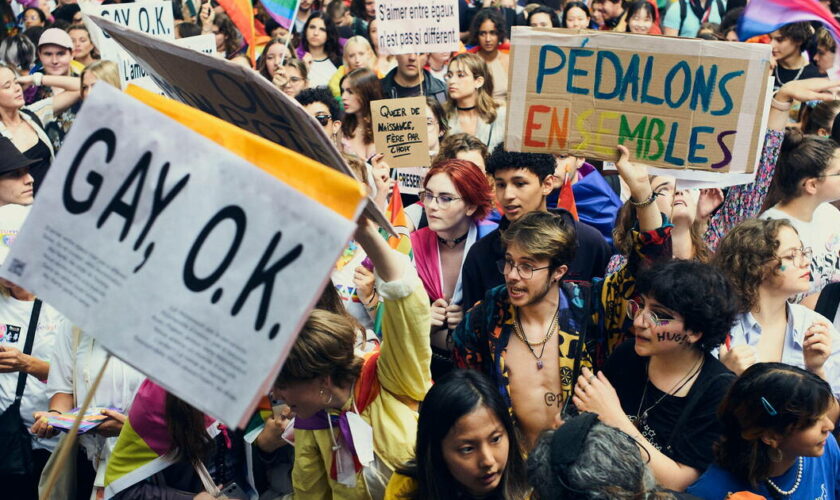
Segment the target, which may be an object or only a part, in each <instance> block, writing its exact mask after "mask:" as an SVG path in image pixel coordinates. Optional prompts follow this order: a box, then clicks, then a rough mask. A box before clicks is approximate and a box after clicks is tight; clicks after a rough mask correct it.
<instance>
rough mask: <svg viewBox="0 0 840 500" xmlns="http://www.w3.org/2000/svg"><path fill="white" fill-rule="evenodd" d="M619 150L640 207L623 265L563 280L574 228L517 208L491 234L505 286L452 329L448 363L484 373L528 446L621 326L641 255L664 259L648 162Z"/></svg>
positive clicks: (665, 236) (664, 235)
mask: <svg viewBox="0 0 840 500" xmlns="http://www.w3.org/2000/svg"><path fill="white" fill-rule="evenodd" d="M619 150H620V153H621V158H620V159H619V161H618V163H617V166H618V169H619V173H620V175H621V176H622V178H623V179H624V180H625V182H627V184H628V185H629V186H630V190H631V196H632V199H633V200H637V203H638V205H639V210H638V213H639V230H638V231H637V232H636V235H635V237H636V238H637V246H636V248H635V249H634V250H635V252H634V254H633V256H631V257H630V259H629V262H628V265H627V266H625V268H623V269H622V270H621V271H619V272H617V273H615V274H613V275H612V276H610V277H609V278H608V279H607V280H606V281H604V280H601V279H595V280H594V281H593V282H592V283H588V282H587V283H581V282H579V281H572V280H568V278H567V277H566V275H567V274H568V273H569V268H570V264H571V263H572V261H573V259H574V258H575V253H576V251H578V242H577V239H576V232H575V230H574V226H573V225H572V224H571V223H570V222H568V220H567V219H566V218H565V217H563V216H561V215H556V214H552V213H549V212H546V211H542V210H537V211H530V212H528V213H522V214H519V217H517V218H516V219H515V220H514V221H513V222H511V223H510V225H509V226H507V227H506V229H505V230H504V232H502V233H501V234H500V236H499V238H500V242H501V243H500V244H501V246H502V248H503V254H502V258H501V259H500V262H498V271H500V275H501V276H502V278H503V279H504V284H502V285H501V286H496V287H494V288H491V289H490V290H488V291H487V293H486V294H484V298H483V300H481V301H480V302H478V304H476V305H475V306H474V307H473V308H472V309H470V310H469V311H468V312H467V313H466V314H465V317H464V320H463V321H462V322H461V323H460V324H459V325H458V327H457V328H456V329H455V331H454V332H453V334H452V346H453V347H452V351H453V357H454V360H455V363H456V365H457V366H458V367H460V368H472V369H476V370H480V371H482V372H484V373H485V374H486V375H488V376H489V377H491V379H492V380H493V382H494V384H495V385H496V387H498V388H499V391H500V392H501V394H502V397H503V398H504V399H505V401H506V402H507V403H508V405H509V406H510V408H511V412H512V414H513V416H514V418H515V421H516V425H517V427H518V428H519V430H520V432H521V433H522V435H523V438H524V439H523V441H524V443H525V446H526V447H528V448H530V447H532V446H533V445H534V443H535V442H536V439H537V437H538V436H539V434H540V432H542V431H543V430H545V429H547V428H549V427H551V426H552V424H553V423H554V422H555V419H556V418H557V416H558V414H560V412H561V409H562V408H564V407H566V406H568V403H569V401H570V399H571V394H572V391H573V388H574V380H575V379H576V378H577V375H578V374H579V373H580V369H581V367H582V366H592V365H593V364H594V365H599V364H600V363H602V362H603V358H604V357H605V356H606V355H607V353H608V352H609V351H610V350H611V349H613V348H614V347H615V346H616V345H617V344H618V343H619V340H620V338H621V337H622V336H623V333H622V330H623V329H626V327H629V324H630V320H629V319H627V318H626V316H625V313H624V309H625V307H626V298H625V297H628V298H629V297H630V296H632V294H633V282H634V279H633V276H634V274H635V271H636V269H638V267H639V266H640V265H641V262H642V261H655V260H660V259H662V258H669V257H670V247H669V245H668V242H669V239H670V230H671V226H670V224H669V223H668V222H667V219H666V220H663V218H662V216H661V215H660V213H659V210H658V209H657V207H656V204H655V203H654V202H653V200H654V196H653V191H652V189H651V186H650V181H649V180H648V176H647V169H646V168H645V167H644V166H643V165H634V164H632V163H630V162H629V160H628V158H629V153H628V151H627V149H626V148H624V147H623V146H619ZM549 161H550V163H551V167H550V168H553V159H551V158H550V157H549ZM520 172H521V171H520ZM497 182H498V181H497ZM515 182H519V183H523V182H524V181H522V180H521V179H519V180H515ZM487 238H490V236H489V235H488V236H487V237H486V238H485V239H487ZM482 241H483V240H482ZM473 251H474V249H473ZM473 251H471V252H470V255H472V254H473ZM579 251H583V252H585V251H588V249H586V248H585V247H581V249H580V250H579ZM466 276H467V275H466V274H464V278H463V279H464V280H466ZM593 317H594V318H596V319H595V320H594V322H592V323H590V318H593Z"/></svg>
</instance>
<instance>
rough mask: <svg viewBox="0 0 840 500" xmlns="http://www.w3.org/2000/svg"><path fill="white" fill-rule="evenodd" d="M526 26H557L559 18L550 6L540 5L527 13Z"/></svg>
mask: <svg viewBox="0 0 840 500" xmlns="http://www.w3.org/2000/svg"><path fill="white" fill-rule="evenodd" d="M528 26H530V27H532V28H559V27H560V18H559V17H558V16H557V11H555V10H554V9H552V8H551V7H547V6H545V5H540V6H538V7H537V8H536V9H534V10H532V11H531V13H530V14H528Z"/></svg>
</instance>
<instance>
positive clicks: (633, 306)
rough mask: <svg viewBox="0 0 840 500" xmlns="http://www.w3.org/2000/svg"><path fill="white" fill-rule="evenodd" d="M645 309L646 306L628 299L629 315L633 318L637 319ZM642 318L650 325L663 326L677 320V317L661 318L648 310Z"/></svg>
mask: <svg viewBox="0 0 840 500" xmlns="http://www.w3.org/2000/svg"><path fill="white" fill-rule="evenodd" d="M644 309H645V306H643V305H642V304H640V303H638V302H636V301H635V300H633V299H630V300H628V301H627V317H628V318H630V319H631V320H634V321H635V320H636V318H638V317H639V315H640V314H642V311H644ZM642 319H643V320H644V321H645V322H646V323H647V325H648V327H652V326H663V325H667V324H668V323H670V322H671V321H675V318H660V317H659V316H657V315H656V313H655V312H653V311H648V312H647V313H645V315H644V316H643V317H642Z"/></svg>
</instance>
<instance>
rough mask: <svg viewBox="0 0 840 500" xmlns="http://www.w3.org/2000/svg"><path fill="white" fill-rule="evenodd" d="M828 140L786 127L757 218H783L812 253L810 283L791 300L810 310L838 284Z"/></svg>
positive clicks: (836, 189)
mask: <svg viewBox="0 0 840 500" xmlns="http://www.w3.org/2000/svg"><path fill="white" fill-rule="evenodd" d="M838 150H839V149H838V145H837V143H836V142H834V141H833V140H832V139H829V138H826V137H818V136H813V135H803V134H802V133H801V132H800V131H799V130H796V129H792V130H791V131H790V132H788V134H787V135H786V136H785V140H784V141H783V142H782V148H781V154H780V156H779V162H778V165H776V176H775V178H774V179H773V184H772V185H771V188H770V193H771V194H770V195H769V196H768V202H767V204H766V205H765V206H772V208H770V209H769V210H767V211H765V212H764V213H763V214H762V215H761V218H763V219H785V220H787V221H789V222H790V223H791V225H792V226H793V227H794V229H796V232H797V233H799V238H800V239H801V240H802V244H803V245H805V246H806V247H810V248H812V249H813V256H812V258H811V285H810V287H809V288H808V289H807V290H805V291H804V293H801V294H799V295H797V297H796V301H797V302H802V304H803V305H806V306H808V307H810V308H812V309H813V308H814V305H815V304H816V302H817V299H818V298H819V292H820V290H822V289H823V287H825V285H827V284H828V283H832V282H835V281H840V210H838V209H837V208H836V207H834V206H833V205H831V203H830V202H832V201H835V200H838V199H840V154H838Z"/></svg>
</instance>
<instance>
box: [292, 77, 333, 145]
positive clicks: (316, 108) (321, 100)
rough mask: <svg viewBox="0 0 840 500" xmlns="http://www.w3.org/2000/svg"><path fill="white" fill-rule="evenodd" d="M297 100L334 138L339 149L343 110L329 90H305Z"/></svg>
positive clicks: (321, 88) (320, 88)
mask: <svg viewBox="0 0 840 500" xmlns="http://www.w3.org/2000/svg"><path fill="white" fill-rule="evenodd" d="M295 99H297V102H298V103H299V104H300V105H301V106H303V109H305V110H306V112H307V113H309V115H310V116H312V117H313V118H315V119H316V120H318V123H320V124H321V127H323V128H324V132H326V133H327V135H328V136H329V137H330V138H332V140H333V144H335V145H336V147H339V145H340V144H341V140H340V138H339V135H338V134H339V133H341V120H342V116H341V108H340V107H339V106H338V102H337V101H336V100H335V98H334V97H333V96H332V93H331V92H330V91H329V90H326V89H325V88H323V87H317V88H314V89H303V90H302V91H301V92H300V94H298V95H297V96H296V97H295Z"/></svg>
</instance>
